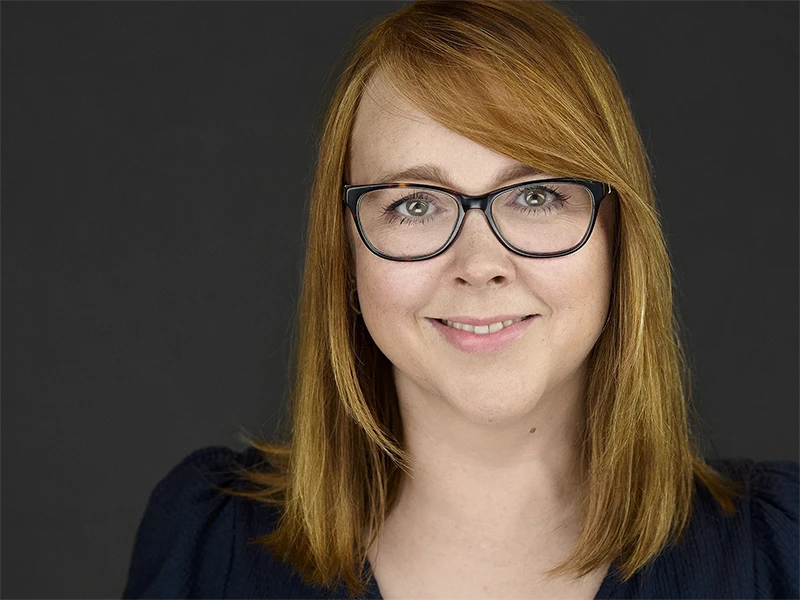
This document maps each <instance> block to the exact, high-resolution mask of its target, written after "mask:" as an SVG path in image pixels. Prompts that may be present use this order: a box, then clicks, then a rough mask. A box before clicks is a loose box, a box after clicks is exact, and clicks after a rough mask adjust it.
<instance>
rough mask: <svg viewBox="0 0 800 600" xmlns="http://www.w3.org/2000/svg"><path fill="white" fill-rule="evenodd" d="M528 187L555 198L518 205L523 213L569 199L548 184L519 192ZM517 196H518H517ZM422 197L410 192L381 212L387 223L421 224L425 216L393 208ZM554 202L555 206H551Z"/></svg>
mask: <svg viewBox="0 0 800 600" xmlns="http://www.w3.org/2000/svg"><path fill="white" fill-rule="evenodd" d="M529 189H536V190H543V191H545V192H548V193H549V194H552V195H553V197H554V198H555V200H554V201H553V202H552V203H551V204H548V205H547V206H544V207H535V206H518V207H517V210H520V211H522V212H525V213H530V212H535V211H546V212H550V211H552V210H558V208H559V207H560V206H561V205H562V204H563V203H564V202H566V201H567V200H569V198H568V197H565V196H564V195H562V194H560V193H559V192H557V191H556V190H554V189H553V188H551V187H550V186H547V185H537V186H536V187H534V188H521V189H520V194H522V193H524V192H526V191H527V190H529ZM517 198H519V196H517ZM424 199H425V197H424V196H422V195H421V194H419V193H417V192H415V193H413V194H410V195H408V196H403V197H402V198H400V199H399V200H397V201H395V202H393V203H392V204H390V205H389V206H387V207H386V208H384V209H383V214H384V215H386V217H387V218H388V219H389V223H394V222H395V221H397V220H398V219H399V220H400V224H401V225H421V224H424V223H426V222H427V221H428V220H429V219H426V218H425V217H423V218H422V220H418V219H409V218H408V217H406V216H405V215H400V214H398V213H396V212H395V211H394V209H395V208H397V207H398V206H400V205H401V204H404V203H406V202H409V201H410V200H424ZM554 204H555V205H556V206H553V205H554ZM429 217H430V218H432V217H433V215H430V216H429Z"/></svg>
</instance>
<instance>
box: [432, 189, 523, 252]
mask: <svg viewBox="0 0 800 600" xmlns="http://www.w3.org/2000/svg"><path fill="white" fill-rule="evenodd" d="M452 195H453V196H455V197H456V199H457V200H458V202H459V203H460V204H461V208H462V215H461V218H460V219H459V222H458V224H457V225H456V228H455V231H454V232H453V235H452V236H451V237H450V240H448V242H447V244H446V245H445V248H444V249H443V250H442V251H444V250H446V249H447V248H449V247H450V246H452V245H453V243H454V242H455V241H456V238H458V237H459V236H460V235H461V232H462V231H463V229H464V221H466V220H467V211H468V210H472V209H474V208H477V209H478V210H480V211H481V212H483V214H484V218H485V219H486V221H487V225H489V229H490V230H491V232H492V234H493V235H494V237H495V238H496V239H497V241H498V242H500V244H501V245H502V246H504V247H505V248H507V249H509V250H511V251H512V252H513V251H514V248H513V247H512V246H510V245H509V244H508V242H506V241H505V240H504V239H503V236H502V235H500V232H499V231H498V230H497V226H496V225H495V223H494V219H493V218H492V215H491V214H490V213H489V204H490V203H491V202H492V200H493V198H495V197H497V196H499V195H500V194H499V193H498V192H491V193H489V194H484V195H482V196H467V195H465V194H455V193H454V194H452Z"/></svg>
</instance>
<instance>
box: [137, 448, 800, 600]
mask: <svg viewBox="0 0 800 600" xmlns="http://www.w3.org/2000/svg"><path fill="white" fill-rule="evenodd" d="M258 461H259V456H258V453H257V452H256V451H255V450H254V449H252V448H250V449H247V450H245V451H244V452H241V453H239V452H234V451H233V450H231V449H229V448H226V447H223V446H212V447H208V448H202V449H200V450H196V451H194V452H192V453H191V454H189V456H187V457H186V458H185V459H184V460H183V461H181V462H180V463H179V464H178V465H177V466H176V467H174V468H173V469H172V470H171V471H170V472H169V473H168V474H167V475H166V476H165V477H164V478H163V479H162V480H161V481H160V482H159V483H158V485H157V486H156V487H155V489H154V490H153V492H152V494H151V496H150V498H149V500H148V503H147V506H146V508H145V512H144V517H143V519H142V521H141V523H140V525H139V528H138V531H137V533H136V539H135V542H134V547H133V554H132V558H131V563H130V569H129V573H128V580H127V582H126V584H125V589H124V592H123V598H349V597H350V596H349V594H348V592H347V590H346V588H344V587H343V586H342V587H339V588H337V589H322V588H316V587H312V586H310V585H308V584H306V583H305V582H304V581H303V580H302V579H301V578H300V576H299V575H298V574H296V573H295V572H294V571H293V569H292V568H291V566H290V565H288V564H286V563H284V562H281V561H279V560H277V559H276V558H274V557H273V556H272V555H271V554H269V553H268V551H267V550H265V549H264V547H263V546H262V545H260V544H250V545H248V541H249V540H251V539H253V538H256V537H260V536H262V535H264V534H266V533H268V532H269V531H271V530H272V529H273V528H274V527H275V524H276V516H277V513H276V510H275V509H274V508H270V507H266V506H264V505H262V504H259V503H257V502H254V501H250V500H246V499H243V498H237V497H234V496H230V495H228V494H222V493H221V492H218V491H217V490H215V489H214V485H219V486H222V487H232V486H234V485H235V480H236V476H235V475H234V474H232V473H231V469H233V468H236V467H240V466H251V465H253V464H255V463H257V462H258ZM709 464H711V465H712V466H713V467H714V468H716V469H717V470H719V471H721V472H723V473H724V474H726V475H728V476H729V477H732V478H733V479H737V480H740V481H743V482H745V483H746V485H747V495H746V496H745V497H744V498H743V499H740V500H737V502H736V504H737V508H738V511H737V513H736V514H735V515H733V516H727V515H725V514H724V513H722V511H721V510H720V509H719V508H718V506H717V504H716V502H715V501H714V500H713V498H712V497H711V495H710V494H709V493H708V492H707V491H706V489H705V487H703V486H702V485H698V487H697V490H698V493H697V499H696V503H695V507H694V512H693V515H692V519H691V521H690V524H689V526H688V528H687V530H686V531H685V532H684V534H683V536H682V538H681V541H680V542H679V543H678V545H676V546H674V547H672V548H670V549H668V550H666V551H664V552H663V553H662V554H661V555H659V556H658V557H657V558H656V559H655V560H654V561H653V562H652V563H651V564H650V565H649V566H648V567H647V568H646V569H644V570H642V571H640V572H638V573H637V574H636V575H634V576H633V578H631V579H630V580H628V581H627V582H626V583H622V582H621V581H620V580H619V579H618V577H617V574H616V569H615V564H612V565H611V568H610V569H609V572H608V574H607V575H606V577H605V579H604V580H603V583H602V585H601V586H600V589H599V591H598V593H597V596H596V598H800V585H798V562H800V559H799V558H798V464H797V463H795V462H788V461H766V462H754V461H752V460H748V459H716V460H709ZM369 568H370V566H369V564H367V565H366V566H365V569H369ZM365 598H371V599H379V598H381V595H380V590H379V589H378V585H377V582H376V581H375V578H374V577H372V578H371V580H370V584H369V587H368V590H367V594H366V596H365Z"/></svg>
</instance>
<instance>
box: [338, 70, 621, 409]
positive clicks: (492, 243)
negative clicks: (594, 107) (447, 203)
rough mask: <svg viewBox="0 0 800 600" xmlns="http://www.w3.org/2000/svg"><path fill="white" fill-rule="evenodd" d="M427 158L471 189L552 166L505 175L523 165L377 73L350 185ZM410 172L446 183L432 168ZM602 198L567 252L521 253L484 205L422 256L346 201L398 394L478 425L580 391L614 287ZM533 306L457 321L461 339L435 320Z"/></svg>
mask: <svg viewBox="0 0 800 600" xmlns="http://www.w3.org/2000/svg"><path fill="white" fill-rule="evenodd" d="M422 165H426V166H427V167H434V168H435V169H437V170H438V171H440V172H441V173H444V174H445V175H446V176H447V178H448V179H449V180H450V182H451V183H452V185H453V189H455V190H456V191H458V192H461V193H464V194H469V195H477V194H483V193H486V192H488V191H490V190H492V189H496V188H499V187H501V186H503V185H507V184H512V183H518V182H523V181H526V180H530V179H534V178H543V177H545V176H546V174H545V175H543V176H536V177H532V176H531V175H525V174H521V175H520V176H517V177H514V178H513V179H505V180H499V181H498V179H497V178H498V176H499V174H500V173H501V172H503V171H505V170H507V169H508V168H509V167H515V166H517V167H519V166H522V165H520V163H518V162H517V161H515V160H513V159H511V158H509V157H507V156H504V155H501V154H498V153H496V152H493V151H491V150H488V149H487V148H484V147H483V146H480V145H478V144H476V143H475V142H473V141H471V140H469V139H467V138H465V137H462V136H461V135H458V134H456V133H454V132H453V131H451V130H448V129H446V128H444V127H443V126H442V125H439V124H438V123H436V122H435V121H433V120H432V119H431V118H430V117H428V116H427V115H426V114H424V113H422V112H420V111H419V110H417V109H416V108H415V107H413V106H412V105H410V104H408V103H407V102H406V101H404V100H403V99H401V98H400V97H398V96H396V95H394V94H393V93H392V92H390V91H389V90H388V88H387V87H385V86H384V85H383V84H382V83H381V80H380V78H375V79H373V81H372V82H371V83H370V85H369V86H368V89H367V93H366V94H365V95H364V96H363V99H362V101H361V104H360V106H359V108H358V112H357V114H356V120H355V124H354V129H353V133H352V140H351V153H350V156H349V165H348V166H349V181H348V183H349V184H351V185H358V184H368V183H377V182H380V179H379V178H380V177H381V175H384V174H387V173H398V172H400V171H405V170H407V169H411V168H415V167H420V166H422ZM403 181H406V182H414V183H428V184H434V185H442V186H445V187H449V186H448V184H447V183H446V182H443V181H440V180H438V179H434V178H431V177H421V176H418V177H414V178H413V179H412V178H408V177H407V178H403ZM600 206H601V210H600V215H599V218H598V221H597V223H596V225H595V228H594V231H593V233H592V235H591V237H590V239H589V240H588V242H587V243H586V245H585V246H583V248H581V249H580V250H578V251H577V252H574V253H572V254H570V255H567V256H563V257H558V258H546V259H541V258H526V257H523V256H518V255H516V254H513V253H512V252H511V251H509V250H507V249H506V248H505V247H504V246H502V245H501V243H500V242H499V241H498V239H497V238H496V237H495V235H494V234H493V233H492V231H491V229H490V227H489V224H488V222H487V221H486V218H485V216H484V214H483V213H482V212H481V211H479V210H470V211H468V213H467V214H466V216H465V219H464V223H463V229H462V231H461V233H460V235H459V237H458V238H457V239H456V240H455V241H454V242H453V244H452V245H451V246H450V248H448V249H447V250H446V251H445V252H444V253H442V254H440V255H438V256H436V257H434V258H431V259H428V260H423V261H418V262H397V261H390V260H386V259H383V258H380V257H378V256H376V255H374V254H373V253H372V252H370V250H369V249H368V248H367V247H366V246H365V245H364V243H363V242H362V241H361V239H360V238H359V236H358V232H357V230H356V227H355V222H354V221H353V218H352V216H351V215H350V212H349V211H347V213H346V217H347V221H348V230H349V234H350V243H351V244H352V245H353V248H354V250H355V252H354V255H355V262H356V279H357V287H358V299H359V303H360V306H361V311H362V315H363V319H364V322H365V324H366V326H367V329H368V330H369V333H370V335H371V336H372V338H373V340H374V341H375V343H376V344H377V346H378V348H380V350H381V351H382V352H383V353H384V354H385V355H386V357H387V358H388V359H389V360H390V361H391V363H392V364H393V370H394V376H395V383H396V386H397V390H398V394H399V397H400V400H401V403H402V402H403V401H404V399H408V401H413V402H425V403H435V404H436V407H435V408H436V409H437V410H440V409H444V410H445V411H447V412H449V411H456V412H457V413H459V414H461V415H462V416H463V417H465V418H468V419H469V420H470V421H473V422H476V423H490V422H491V423H500V422H510V420H513V419H515V418H519V417H521V416H523V415H525V414H526V413H528V412H529V411H531V410H532V409H533V408H535V407H536V406H537V404H540V403H542V402H558V401H559V398H565V399H569V398H572V399H575V398H577V397H578V395H579V394H580V393H581V391H582V389H583V383H584V381H585V377H586V373H587V370H586V365H587V356H588V354H589V352H590V350H591V349H592V347H593V346H594V344H595V342H596V341H597V338H598V336H599V335H600V332H601V330H602V328H603V325H604V323H605V320H606V315H607V313H608V308H609V298H610V293H611V272H612V262H611V261H612V252H611V246H612V232H613V218H614V216H613V209H614V207H613V205H612V203H611V202H609V201H608V200H606V202H604V203H602V204H601V205H600ZM525 315H535V316H534V317H532V318H529V319H526V320H525V321H523V322H522V323H519V324H518V325H515V326H513V328H509V329H508V330H501V331H500V332H498V333H496V334H490V335H488V336H479V335H478V334H470V333H468V332H465V331H456V332H455V333H456V336H457V337H460V338H461V341H460V342H459V340H451V339H450V338H449V337H448V335H447V332H448V330H447V329H445V327H446V325H442V324H440V323H438V322H436V321H435V319H450V320H460V321H462V322H463V321H465V320H466V321H467V322H469V320H484V319H487V318H488V319H491V320H492V321H495V320H499V319H498V318H499V317H503V318H514V317H523V316H525ZM456 317H458V319H456ZM496 317H497V318H496ZM512 329H514V331H512ZM490 338H494V339H495V340H496V341H495V342H491V341H489V340H490Z"/></svg>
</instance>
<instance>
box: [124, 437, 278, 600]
mask: <svg viewBox="0 0 800 600" xmlns="http://www.w3.org/2000/svg"><path fill="white" fill-rule="evenodd" d="M260 460H261V459H260V456H259V455H258V453H257V451H256V450H254V449H252V448H249V449H247V450H245V451H244V452H235V451H233V450H231V449H230V448H226V447H223V446H209V447H206V448H201V449H199V450H195V451H193V452H191V453H190V454H189V455H188V456H186V457H185V458H184V459H183V460H181V461H180V462H179V463H178V464H177V465H176V466H174V467H173V468H172V469H171V470H170V471H169V472H168V473H167V474H166V475H165V476H164V477H163V478H162V479H161V480H160V481H159V482H158V484H157V485H156V486H155V488H154V489H153V491H152V493H151V494H150V497H149V499H148V501H147V505H146V507H145V511H144V516H143V517H142V520H141V522H140V524H139V527H138V530H137V533H136V539H135V541H134V547H133V553H132V557H131V562H130V568H129V572H128V579H127V582H126V585H125V589H124V592H123V598H154V597H162V598H164V597H172V598H186V597H220V598H221V597H225V596H226V595H227V593H229V592H230V590H229V589H227V588H228V582H229V579H230V577H231V571H232V569H234V567H235V565H234V561H235V558H236V552H235V546H234V544H236V543H237V542H238V540H236V538H237V537H239V535H237V532H238V533H239V534H241V532H242V531H243V527H253V522H252V520H253V518H254V516H259V517H261V522H260V523H259V525H258V528H259V529H262V530H263V529H265V528H266V529H269V528H271V527H272V526H273V524H272V523H271V521H273V520H274V514H272V513H271V511H269V510H267V509H266V508H264V507H261V506H260V505H259V507H255V506H250V507H248V508H247V510H243V508H242V506H241V504H242V500H241V499H239V498H237V497H235V496H231V495H229V494H225V493H222V492H221V491H219V488H229V489H236V488H237V487H238V486H239V477H238V475H237V472H238V471H239V470H241V469H242V468H250V467H253V466H254V465H256V464H258V463H259V461H260ZM251 504H252V503H251ZM256 512H257V515H256ZM245 516H247V518H248V520H249V521H250V522H249V523H243V522H242V521H243V517H245ZM266 533H269V531H262V534H266Z"/></svg>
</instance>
